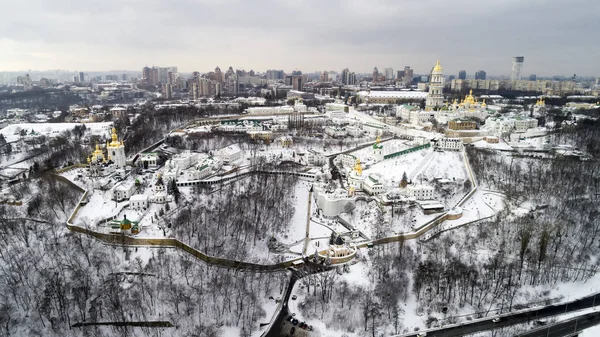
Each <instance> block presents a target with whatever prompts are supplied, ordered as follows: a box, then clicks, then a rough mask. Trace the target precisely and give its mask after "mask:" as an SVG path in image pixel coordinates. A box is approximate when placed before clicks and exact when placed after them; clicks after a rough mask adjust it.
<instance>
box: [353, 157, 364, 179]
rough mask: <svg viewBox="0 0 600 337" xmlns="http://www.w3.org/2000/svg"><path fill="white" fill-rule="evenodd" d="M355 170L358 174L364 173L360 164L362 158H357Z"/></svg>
mask: <svg viewBox="0 0 600 337" xmlns="http://www.w3.org/2000/svg"><path fill="white" fill-rule="evenodd" d="M354 171H356V174H357V175H359V176H360V175H362V167H361V166H360V159H358V158H357V159H356V165H354Z"/></svg>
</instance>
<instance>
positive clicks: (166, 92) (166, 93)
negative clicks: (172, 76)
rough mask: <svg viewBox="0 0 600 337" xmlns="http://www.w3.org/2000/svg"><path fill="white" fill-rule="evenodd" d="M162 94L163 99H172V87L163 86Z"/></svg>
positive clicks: (166, 84)
mask: <svg viewBox="0 0 600 337" xmlns="http://www.w3.org/2000/svg"><path fill="white" fill-rule="evenodd" d="M162 94H163V98H164V99H173V87H172V86H171V85H170V84H169V83H165V84H163V90H162Z"/></svg>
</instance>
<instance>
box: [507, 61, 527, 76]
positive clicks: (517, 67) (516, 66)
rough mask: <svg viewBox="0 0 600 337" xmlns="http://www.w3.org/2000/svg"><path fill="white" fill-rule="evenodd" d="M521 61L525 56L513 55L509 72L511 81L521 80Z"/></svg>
mask: <svg viewBox="0 0 600 337" xmlns="http://www.w3.org/2000/svg"><path fill="white" fill-rule="evenodd" d="M523 61H525V57H523V56H515V57H513V62H512V73H511V74H510V80H511V81H519V80H521V70H523Z"/></svg>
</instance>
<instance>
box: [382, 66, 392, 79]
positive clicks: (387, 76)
mask: <svg viewBox="0 0 600 337" xmlns="http://www.w3.org/2000/svg"><path fill="white" fill-rule="evenodd" d="M383 73H384V75H385V79H386V80H393V79H394V69H392V68H385V69H383Z"/></svg>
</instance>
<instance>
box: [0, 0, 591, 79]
mask: <svg viewBox="0 0 600 337" xmlns="http://www.w3.org/2000/svg"><path fill="white" fill-rule="evenodd" d="M0 7H1V8H2V10H0V71H2V70H27V69H35V70H46V69H68V70H80V71H86V70H111V69H127V70H140V69H141V68H142V67H143V66H144V65H150V66H151V65H156V66H171V65H175V66H178V67H179V71H180V72H181V71H184V72H187V71H194V70H198V71H200V72H205V71H210V70H212V69H214V67H215V66H217V65H219V66H220V67H221V69H224V68H225V69H226V68H227V67H229V66H230V65H231V66H233V67H234V68H244V69H246V70H250V69H254V70H257V71H264V70H266V69H270V68H275V69H284V70H286V71H291V70H293V69H300V70H302V71H304V72H312V71H316V70H336V71H340V70H341V69H342V68H345V67H348V68H350V70H352V71H356V72H371V71H372V69H373V67H374V66H377V67H378V68H379V70H380V71H383V68H385V67H392V68H394V70H397V69H400V68H403V67H404V66H405V65H410V66H412V68H413V69H415V71H416V72H426V71H428V70H429V69H430V68H431V67H432V66H433V65H434V64H435V62H436V60H437V59H438V58H439V59H440V60H441V62H442V66H443V68H444V73H445V74H455V73H456V72H457V71H458V70H459V69H466V70H467V73H468V74H470V75H473V74H474V72H475V71H476V70H478V69H484V70H486V71H487V72H488V74H492V75H501V74H506V75H508V74H509V73H510V69H511V60H512V59H511V58H512V56H518V55H519V56H520V55H523V56H525V63H524V67H523V73H524V74H525V75H527V74H530V73H536V74H538V75H554V74H564V75H572V74H574V73H576V74H578V75H594V76H598V75H600V66H599V62H600V43H599V41H600V38H599V37H598V32H599V31H600V20H598V14H599V13H600V1H598V0H562V1H559V0H546V1H538V0H479V1H468V0H451V1H450V0H369V1H362V0H361V1H359V0H83V1H75V0H14V1H10V0H2V5H1V6H0Z"/></svg>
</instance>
